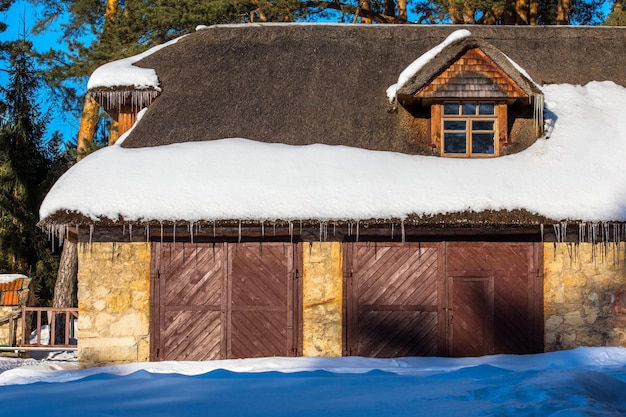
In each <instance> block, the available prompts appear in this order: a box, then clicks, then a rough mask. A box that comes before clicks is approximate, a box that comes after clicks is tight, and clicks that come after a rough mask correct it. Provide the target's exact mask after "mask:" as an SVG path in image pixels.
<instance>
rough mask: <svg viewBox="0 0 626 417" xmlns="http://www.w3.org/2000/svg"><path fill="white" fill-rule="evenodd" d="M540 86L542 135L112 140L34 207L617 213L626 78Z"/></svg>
mask: <svg viewBox="0 0 626 417" xmlns="http://www.w3.org/2000/svg"><path fill="white" fill-rule="evenodd" d="M543 90H544V93H545V102H546V109H547V111H546V118H547V119H549V120H548V121H549V123H550V124H551V126H552V127H551V129H552V130H551V136H550V137H549V138H544V139H539V140H537V142H536V143H535V144H533V145H532V146H531V147H529V148H528V149H526V150H525V151H523V152H521V153H518V154H515V155H509V156H505V157H500V158H484V159H459V158H441V157H432V156H415V155H405V154H399V153H392V152H376V151H367V150H362V149H356V148H350V147H345V146H326V145H319V144H318V145H309V146H289V145H283V144H268V143H260V142H254V141H250V140H244V139H224V140H217V141H207V142H193V143H183V144H174V145H168V146H162V147H154V148H140V149H126V148H122V147H119V146H111V147H108V148H104V149H101V150H99V151H97V152H95V153H94V154H91V155H89V156H88V157H87V158H85V159H83V160H82V161H81V162H79V163H78V164H76V165H75V166H73V167H72V168H71V169H70V170H69V171H68V172H67V173H66V174H64V175H63V176H62V177H61V178H60V179H59V180H58V181H57V183H56V184H55V185H54V187H53V188H52V190H51V191H50V192H49V193H48V195H47V196H46V198H45V200H44V202H43V204H42V206H41V210H40V216H41V218H42V219H45V218H46V217H48V216H50V215H51V214H53V213H55V212H57V211H60V210H73V211H77V212H80V213H83V214H85V215H87V216H90V217H91V218H93V219H94V220H95V219H97V218H99V217H100V216H105V217H108V218H111V219H117V218H118V217H120V216H121V217H122V218H124V219H126V220H142V219H154V220H187V221H197V220H208V221H210V220H218V219H242V220H245V219H256V220H273V219H282V220H292V219H293V220H297V219H319V220H341V219H350V220H359V219H370V218H405V217H406V216H407V215H409V214H412V213H416V214H422V215H430V214H439V213H450V212H462V211H465V210H470V211H476V212H479V211H483V210H502V209H504V210H514V209H526V210H528V211H530V212H534V213H537V214H540V215H544V216H547V217H549V218H554V219H573V220H584V221H626V175H624V172H626V117H624V115H623V104H624V103H626V88H624V87H621V86H618V85H616V84H614V83H612V82H592V83H590V84H588V85H586V86H574V85H566V84H564V85H547V86H544V87H543ZM102 178H107V180H106V181H102ZM94 184H97V186H94Z"/></svg>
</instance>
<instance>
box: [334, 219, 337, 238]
mask: <svg viewBox="0 0 626 417" xmlns="http://www.w3.org/2000/svg"><path fill="white" fill-rule="evenodd" d="M333 236H337V222H333Z"/></svg>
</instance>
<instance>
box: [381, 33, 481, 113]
mask: <svg viewBox="0 0 626 417" xmlns="http://www.w3.org/2000/svg"><path fill="white" fill-rule="evenodd" d="M470 36H472V33H471V32H470V31H469V30H466V29H459V30H456V31H454V32H452V33H451V34H450V35H449V36H448V37H447V38H446V39H445V40H444V41H443V42H441V43H440V44H439V45H437V46H435V47H434V48H432V49H431V50H429V51H428V52H426V53H425V54H423V55H421V56H420V57H419V58H417V59H416V60H415V61H413V62H412V63H411V64H410V65H409V66H408V67H406V68H405V69H404V70H403V71H402V72H401V73H400V75H399V76H398V82H397V83H395V84H393V85H391V86H389V88H388V89H387V98H389V102H390V103H392V102H393V101H394V100H395V98H396V93H397V91H398V90H399V89H400V88H402V86H403V85H404V84H406V83H407V82H408V81H409V80H410V79H411V78H413V76H414V75H415V74H417V73H418V72H419V71H420V70H421V69H422V68H423V67H424V65H426V64H427V63H428V62H430V61H431V60H432V59H433V58H434V57H436V56H437V55H439V54H440V53H441V51H443V50H444V49H445V48H446V47H447V46H448V45H451V44H453V43H454V42H457V41H458V40H460V39H464V38H468V37H470Z"/></svg>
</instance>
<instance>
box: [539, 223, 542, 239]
mask: <svg viewBox="0 0 626 417" xmlns="http://www.w3.org/2000/svg"><path fill="white" fill-rule="evenodd" d="M539 230H540V231H541V243H543V223H541V224H540V225H539Z"/></svg>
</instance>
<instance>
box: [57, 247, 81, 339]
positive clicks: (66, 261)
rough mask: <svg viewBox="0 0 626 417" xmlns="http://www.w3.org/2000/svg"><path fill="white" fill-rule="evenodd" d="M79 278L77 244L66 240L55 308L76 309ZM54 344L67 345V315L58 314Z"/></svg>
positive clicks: (58, 278)
mask: <svg viewBox="0 0 626 417" xmlns="http://www.w3.org/2000/svg"><path fill="white" fill-rule="evenodd" d="M77 276H78V248H77V246H76V243H74V242H70V241H69V240H67V239H66V240H65V243H63V251H62V252H61V259H60V260H59V271H58V272H57V280H56V282H55V284H54V299H53V300H52V307H53V308H70V307H74V300H76V284H77ZM54 329H55V330H54V339H53V340H54V342H53V344H64V343H65V314H57V315H56V320H55V322H54Z"/></svg>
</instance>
